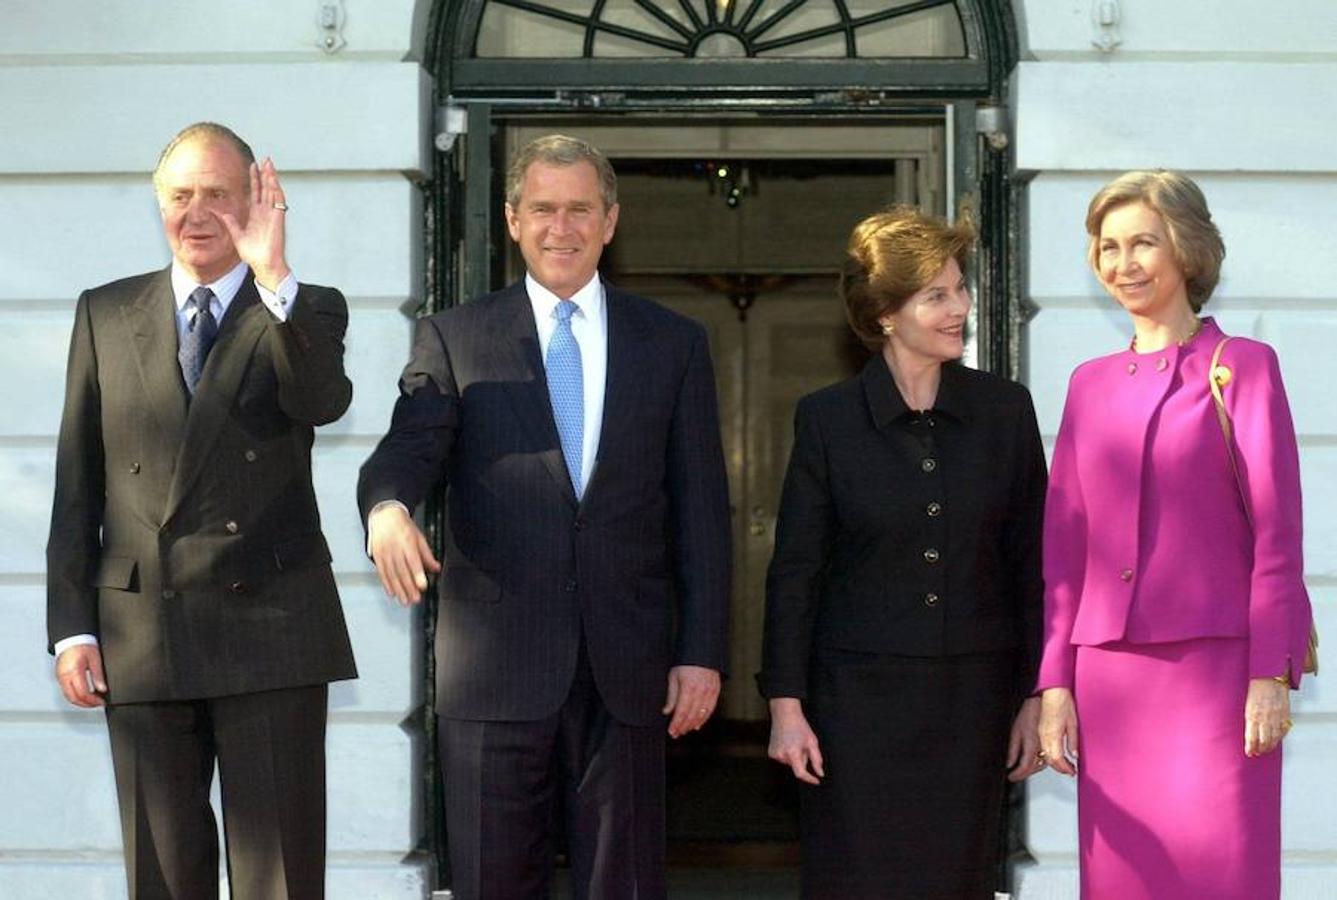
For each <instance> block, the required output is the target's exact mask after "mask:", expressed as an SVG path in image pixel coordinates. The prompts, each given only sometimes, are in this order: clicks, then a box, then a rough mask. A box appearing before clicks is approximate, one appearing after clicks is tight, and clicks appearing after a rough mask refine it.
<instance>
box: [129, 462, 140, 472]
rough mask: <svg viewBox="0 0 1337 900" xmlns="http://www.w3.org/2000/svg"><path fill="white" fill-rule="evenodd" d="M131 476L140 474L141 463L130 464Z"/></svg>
mask: <svg viewBox="0 0 1337 900" xmlns="http://www.w3.org/2000/svg"><path fill="white" fill-rule="evenodd" d="M130 474H131V475H138V474H139V463H130Z"/></svg>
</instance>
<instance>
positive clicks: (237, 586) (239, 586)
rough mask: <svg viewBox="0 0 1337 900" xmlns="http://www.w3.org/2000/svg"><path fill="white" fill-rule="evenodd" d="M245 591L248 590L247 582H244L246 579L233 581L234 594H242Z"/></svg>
mask: <svg viewBox="0 0 1337 900" xmlns="http://www.w3.org/2000/svg"><path fill="white" fill-rule="evenodd" d="M245 591H246V582H244V581H234V582H232V593H234V594H241V593H245Z"/></svg>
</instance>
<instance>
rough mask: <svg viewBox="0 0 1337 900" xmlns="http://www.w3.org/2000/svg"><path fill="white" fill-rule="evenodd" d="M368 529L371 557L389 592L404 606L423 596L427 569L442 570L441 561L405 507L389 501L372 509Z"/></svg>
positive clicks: (368, 518) (434, 571)
mask: <svg viewBox="0 0 1337 900" xmlns="http://www.w3.org/2000/svg"><path fill="white" fill-rule="evenodd" d="M367 532H368V534H369V536H370V549H371V559H372V561H373V562H374V563H376V574H377V575H379V576H380V578H381V587H383V588H385V593H386V595H387V596H390V597H394V598H395V599H396V600H398V601H399V603H400V604H401V605H403V606H408V605H410V604H413V603H417V602H418V601H420V600H422V592H423V591H425V590H427V573H428V572H431V573H433V574H435V573H437V572H440V571H441V563H439V562H437V561H436V557H435V556H433V555H432V548H431V547H430V546H429V545H428V543H427V538H426V537H425V536H424V535H423V533H422V531H420V530H419V529H418V526H417V525H416V524H414V522H413V519H411V518H410V517H409V514H408V513H407V512H406V511H405V510H404V507H402V506H400V505H399V504H398V503H387V504H385V505H384V506H381V507H378V508H377V509H374V510H372V513H371V515H370V516H368V517H367Z"/></svg>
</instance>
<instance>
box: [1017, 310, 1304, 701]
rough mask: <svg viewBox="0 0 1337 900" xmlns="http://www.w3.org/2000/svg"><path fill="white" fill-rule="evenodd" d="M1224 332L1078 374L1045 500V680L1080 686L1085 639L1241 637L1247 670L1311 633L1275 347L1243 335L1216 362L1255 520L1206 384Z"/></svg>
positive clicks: (1213, 329) (1277, 662) (1292, 650)
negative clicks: (1227, 375)
mask: <svg viewBox="0 0 1337 900" xmlns="http://www.w3.org/2000/svg"><path fill="white" fill-rule="evenodd" d="M1222 337H1223V335H1222V333H1221V330H1220V329H1219V328H1218V327H1217V326H1216V323H1215V322H1214V321H1212V320H1211V319H1205V320H1204V322H1203V327H1202V330H1201V331H1200V332H1199V333H1198V334H1197V336H1195V337H1194V338H1193V339H1192V340H1190V341H1188V342H1187V343H1186V344H1185V345H1184V346H1182V347H1180V346H1173V345H1172V346H1170V347H1167V348H1166V349H1165V350H1162V351H1158V352H1155V353H1136V352H1134V351H1132V350H1125V351H1123V352H1121V353H1114V354H1111V355H1109V356H1102V357H1100V358H1098V359H1093V360H1090V361H1088V362H1086V363H1083V364H1082V365H1080V366H1078V367H1077V370H1076V371H1075V372H1073V374H1072V380H1071V382H1070V383H1069V385H1068V399H1067V403H1066V405H1065V406H1064V410H1063V422H1062V424H1061V425H1060V427H1059V433H1058V442H1057V444H1056V445H1055V447H1054V461H1053V466H1052V469H1051V472H1050V476H1049V493H1048V496H1047V499H1046V504H1045V527H1044V573H1045V643H1044V654H1043V658H1042V661H1041V665H1040V676H1039V681H1038V684H1037V686H1038V688H1039V689H1041V690H1043V689H1044V688H1048V687H1069V688H1070V687H1072V685H1073V668H1074V664H1075V661H1076V656H1077V645H1079V644H1085V645H1096V644H1104V643H1107V642H1110V641H1121V640H1122V641H1129V642H1133V643H1159V642H1165V641H1178V640H1184V639H1187V638H1200V637H1247V638H1248V639H1249V671H1250V677H1253V678H1258V677H1270V676H1273V675H1282V674H1285V673H1287V672H1288V671H1289V673H1290V676H1291V679H1292V682H1293V683H1294V684H1295V685H1297V686H1298V684H1299V679H1300V668H1301V663H1302V661H1303V659H1304V653H1305V646H1306V641H1307V639H1308V634H1309V622H1310V615H1311V611H1310V607H1309V596H1308V594H1307V592H1306V591H1305V586H1304V580H1303V574H1304V564H1303V558H1302V550H1301V516H1300V466H1299V457H1298V454H1297V452H1296V447H1295V429H1294V426H1293V425H1292V424H1291V414H1290V407H1289V406H1288V405H1287V403H1286V392H1285V388H1284V387H1283V386H1282V383H1281V372H1280V370H1279V368H1278V366H1277V356H1276V353H1275V352H1274V351H1273V350H1272V348H1271V347H1269V346H1267V345H1266V344H1263V343H1259V342H1258V341H1253V340H1248V339H1245V338H1235V339H1233V340H1231V341H1230V343H1229V344H1227V345H1226V347H1225V351H1224V354H1223V355H1222V360H1221V361H1222V364H1224V365H1226V366H1228V367H1229V368H1230V370H1231V372H1232V373H1233V378H1232V380H1231V381H1230V383H1229V384H1228V385H1227V386H1226V387H1225V389H1224V394H1225V402H1226V408H1227V410H1229V412H1230V416H1231V419H1232V421H1233V422H1234V431H1235V445H1236V450H1235V456H1236V460H1237V461H1238V464H1239V468H1240V476H1241V480H1242V481H1243V484H1244V493H1245V495H1246V496H1247V503H1248V507H1249V513H1248V514H1249V515H1251V516H1252V519H1253V527H1250V524H1249V518H1248V517H1247V516H1246V513H1245V510H1244V506H1243V504H1242V502H1241V496H1240V489H1239V487H1238V486H1237V484H1236V481H1235V475H1234V473H1233V472H1232V470H1231V467H1230V458H1229V456H1228V455H1227V452H1226V445H1225V439H1224V438H1223V437H1222V434H1221V427H1220V424H1219V422H1218V421H1217V417H1216V410H1215V408H1214V406H1213V403H1212V395H1211V392H1210V390H1209V388H1208V383H1207V368H1208V366H1209V365H1210V362H1211V357H1212V352H1213V350H1215V348H1216V345H1217V344H1218V342H1219V341H1220V340H1221V338H1222Z"/></svg>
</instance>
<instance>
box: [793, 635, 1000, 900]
mask: <svg viewBox="0 0 1337 900" xmlns="http://www.w3.org/2000/svg"><path fill="white" fill-rule="evenodd" d="M1015 671H1016V670H1015V657H1014V655H1013V653H1011V652H1003V653H984V654H974V655H968V656H949V657H938V658H918V657H904V656H893V655H889V654H875V653H856V652H848V651H819V653H818V656H817V658H816V659H815V660H814V664H813V668H812V680H811V685H812V686H811V691H810V694H809V698H808V701H807V703H806V704H805V707H806V709H807V712H808V718H809V721H810V722H811V724H812V727H813V731H814V732H816V734H817V740H818V742H819V745H820V747H821V750H822V757H823V763H824V767H825V769H826V778H824V779H823V780H822V784H821V785H819V786H812V785H806V784H805V785H800V787H799V832H800V847H801V849H802V853H803V863H802V870H803V871H802V882H803V896H804V897H805V898H809V900H817V898H821V900H992V897H993V894H994V886H995V879H996V876H997V866H998V857H999V826H1000V823H1001V821H1002V808H1003V800H1004V796H1005V793H1004V792H1005V787H1006V780H1005V779H1006V774H1007V768H1006V755H1007V740H1008V734H1009V732H1010V730H1011V724H1012V717H1013V715H1014V713H1015V706H1016V699H1015V697H1014V690H1015V688H1014V681H1015Z"/></svg>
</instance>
